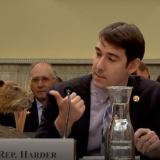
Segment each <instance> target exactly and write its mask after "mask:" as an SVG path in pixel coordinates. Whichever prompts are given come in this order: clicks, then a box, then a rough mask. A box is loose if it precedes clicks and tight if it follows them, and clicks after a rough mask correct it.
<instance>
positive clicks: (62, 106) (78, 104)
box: [50, 90, 85, 128]
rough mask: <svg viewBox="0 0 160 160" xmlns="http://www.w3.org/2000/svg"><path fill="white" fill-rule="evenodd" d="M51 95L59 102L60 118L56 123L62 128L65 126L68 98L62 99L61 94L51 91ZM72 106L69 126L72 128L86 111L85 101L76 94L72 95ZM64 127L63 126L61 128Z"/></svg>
mask: <svg viewBox="0 0 160 160" xmlns="http://www.w3.org/2000/svg"><path fill="white" fill-rule="evenodd" d="M50 94H51V95H53V96H54V97H55V99H56V101H57V105H58V107H59V116H58V117H57V119H56V121H58V122H56V123H57V124H58V126H59V127H60V128H61V127H62V126H63V125H64V122H65V118H66V112H67V106H68V97H67V96H66V97H65V98H62V97H61V95H60V94H59V92H57V91H53V90H52V91H50ZM70 99H71V106H70V112H69V119H68V126H69V127H71V126H72V125H73V123H74V122H75V121H77V120H78V119H79V118H80V117H81V116H82V115H83V113H84V111H85V105H84V101H83V100H82V99H81V97H80V96H78V95H77V94H76V93H75V92H73V93H72V94H71V95H70ZM61 125H62V126H61Z"/></svg>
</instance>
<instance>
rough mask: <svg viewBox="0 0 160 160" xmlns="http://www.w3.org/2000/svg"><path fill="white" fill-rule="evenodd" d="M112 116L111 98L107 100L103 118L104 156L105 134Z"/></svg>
mask: <svg viewBox="0 0 160 160" xmlns="http://www.w3.org/2000/svg"><path fill="white" fill-rule="evenodd" d="M110 116H111V105H110V101H109V98H108V99H107V104H106V109H105V112H104V116H103V124H102V132H101V136H102V137H101V151H100V152H101V155H103V156H104V153H105V133H106V129H107V126H108V123H109V118H110Z"/></svg>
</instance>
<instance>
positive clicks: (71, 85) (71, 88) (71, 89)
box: [64, 83, 74, 96]
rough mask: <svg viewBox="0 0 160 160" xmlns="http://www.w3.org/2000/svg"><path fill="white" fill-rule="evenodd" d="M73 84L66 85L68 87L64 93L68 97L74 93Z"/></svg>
mask: <svg viewBox="0 0 160 160" xmlns="http://www.w3.org/2000/svg"><path fill="white" fill-rule="evenodd" d="M73 88H74V86H73V84H72V83H68V84H67V85H66V87H65V88H64V93H65V94H66V95H67V96H68V94H69V95H70V94H71V93H72V92H73Z"/></svg>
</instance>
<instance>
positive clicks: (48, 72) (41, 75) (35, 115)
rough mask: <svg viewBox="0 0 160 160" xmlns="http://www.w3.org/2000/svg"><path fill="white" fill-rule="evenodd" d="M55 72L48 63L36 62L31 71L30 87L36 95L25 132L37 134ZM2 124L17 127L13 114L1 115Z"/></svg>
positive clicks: (28, 115) (29, 111)
mask: <svg viewBox="0 0 160 160" xmlns="http://www.w3.org/2000/svg"><path fill="white" fill-rule="evenodd" d="M54 73H55V72H54V70H53V67H52V65H51V64H49V63H47V62H36V63H34V64H32V65H31V67H30V70H29V86H30V89H31V91H32V93H33V95H34V102H33V104H32V107H31V108H30V109H29V110H28V112H27V115H26V121H25V124H24V130H23V131H24V132H36V130H37V128H38V126H39V124H40V117H41V113H42V109H43V108H42V107H43V105H44V102H45V100H46V93H47V91H48V89H49V88H50V87H51V85H53V84H54V83H55V81H54V79H55V75H54ZM0 120H1V122H0V123H1V124H2V125H4V126H12V127H15V120H14V116H13V115H12V114H6V115H4V114H1V116H0Z"/></svg>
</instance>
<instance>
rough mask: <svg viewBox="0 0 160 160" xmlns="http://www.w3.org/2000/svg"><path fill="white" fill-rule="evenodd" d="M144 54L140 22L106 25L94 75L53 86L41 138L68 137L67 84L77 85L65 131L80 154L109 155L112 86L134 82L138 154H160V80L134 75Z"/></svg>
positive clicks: (146, 157)
mask: <svg viewBox="0 0 160 160" xmlns="http://www.w3.org/2000/svg"><path fill="white" fill-rule="evenodd" d="M144 52H145V41H144V38H143V35H142V33H141V32H140V30H139V29H138V28H137V26H136V25H134V24H127V23H123V22H116V23H113V24H111V25H109V26H107V27H105V28H104V29H102V30H101V31H100V33H99V39H98V42H97V44H96V46H95V52H94V55H93V65H92V74H91V75H85V76H81V77H77V78H73V79H71V80H69V81H65V82H61V83H59V84H56V85H54V86H52V87H51V88H50V91H49V92H48V93H47V94H46V96H47V98H46V102H45V105H44V108H43V111H42V117H41V123H40V125H39V127H38V130H37V133H36V136H35V137H36V138H61V137H63V135H64V133H65V132H64V124H65V119H66V112H67V106H68V98H67V97H66V94H65V93H64V88H65V87H66V86H67V85H68V84H73V86H74V87H73V93H72V94H71V95H70V99H71V106H70V113H69V120H68V126H67V129H66V134H65V135H67V137H69V138H74V139H75V140H76V157H77V158H81V157H83V156H96V155H97V156H98V155H103V154H101V152H100V151H102V150H101V149H103V148H101V146H103V145H104V141H102V140H103V139H104V137H103V138H102V136H103V135H102V133H103V132H102V129H103V128H102V126H103V122H104V121H103V117H104V115H105V111H106V110H108V108H109V107H111V106H108V105H107V104H108V102H109V100H108V94H107V90H106V86H126V85H127V86H133V91H132V94H131V98H130V106H129V112H130V117H131V122H132V125H133V128H134V131H135V141H136V142H135V146H136V148H137V149H138V151H136V155H140V157H141V160H142V159H143V160H149V159H152V158H160V152H159V147H160V143H159V142H160V141H159V137H160V118H159V115H160V101H159V97H160V94H159V91H160V84H159V83H156V82H155V81H150V80H148V79H146V78H142V77H139V76H131V73H133V72H134V71H136V70H137V69H138V67H139V64H140V62H141V60H142V58H143V56H144ZM135 96H136V97H137V99H136V100H134V97H135ZM110 110H111V109H110ZM108 112H109V111H108ZM105 124H106V123H105ZM140 128H149V129H148V130H147V131H146V130H144V129H140ZM151 130H153V131H155V132H152V131H151ZM144 134H145V135H144ZM156 134H157V135H156ZM142 135H143V136H142ZM152 137H153V138H152ZM153 150H154V152H153ZM103 153H104V152H103Z"/></svg>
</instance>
